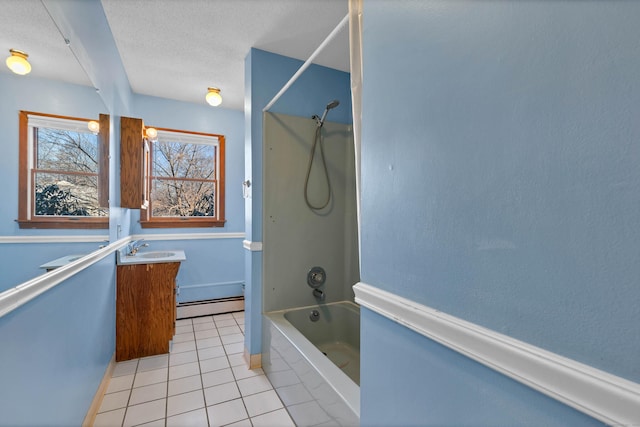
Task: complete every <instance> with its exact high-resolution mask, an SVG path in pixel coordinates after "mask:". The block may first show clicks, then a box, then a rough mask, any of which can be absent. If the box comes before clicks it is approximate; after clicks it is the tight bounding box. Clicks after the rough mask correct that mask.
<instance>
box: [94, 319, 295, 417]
mask: <svg viewBox="0 0 640 427" xmlns="http://www.w3.org/2000/svg"><path fill="white" fill-rule="evenodd" d="M243 351H244V313H243V312H239V313H229V314H219V315H214V316H206V317H198V318H194V319H183V320H178V322H177V324H176V335H175V337H174V339H173V347H172V349H171V352H170V353H169V354H163V355H160V356H152V357H145V358H141V359H135V360H128V361H126V362H120V363H118V364H117V365H116V368H115V371H114V373H113V376H112V378H111V381H110V383H109V387H108V388H107V391H106V393H105V395H104V398H103V400H102V405H101V406H100V409H99V411H98V415H97V417H96V420H95V423H94V426H105V427H112V426H122V427H126V426H138V425H140V426H142V425H144V426H167V427H171V426H179V427H187V426H198V427H200V426H212V427H213V426H243V427H244V426H248V427H251V426H253V427H261V426H265V427H266V426H278V427H281V426H283V427H284V426H295V424H294V423H293V421H292V420H291V417H290V416H289V414H288V412H287V411H286V409H284V406H283V404H282V402H281V401H280V398H279V397H278V395H277V394H276V392H275V391H274V390H273V387H272V385H271V383H270V382H269V380H268V379H267V377H266V376H265V375H264V372H263V371H262V369H256V370H253V371H250V370H249V369H247V367H246V364H245V362H244V360H243V357H242V353H243Z"/></svg>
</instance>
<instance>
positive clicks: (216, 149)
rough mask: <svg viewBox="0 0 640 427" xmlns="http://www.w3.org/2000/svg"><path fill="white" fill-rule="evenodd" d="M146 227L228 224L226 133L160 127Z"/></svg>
mask: <svg viewBox="0 0 640 427" xmlns="http://www.w3.org/2000/svg"><path fill="white" fill-rule="evenodd" d="M150 153H151V164H150V170H149V177H148V179H149V189H150V191H149V193H150V194H149V207H148V209H146V210H141V213H140V215H141V217H140V223H141V224H142V227H143V228H145V227H156V228H158V227H222V226H224V223H225V219H224V136H222V135H213V134H203V133H196V132H186V131H177V130H170V129H158V137H157V139H156V140H155V141H151V142H150Z"/></svg>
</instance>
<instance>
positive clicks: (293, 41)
mask: <svg viewBox="0 0 640 427" xmlns="http://www.w3.org/2000/svg"><path fill="white" fill-rule="evenodd" d="M67 1H68V0H67ZM75 1H78V0H75ZM102 6H103V8H104V12H105V15H106V17H107V21H108V23H109V26H110V28H111V33H112V34H113V38H114V40H115V43H116V46H117V48H118V51H119V53H120V57H121V60H122V63H123V65H124V69H125V71H126V73H127V77H128V79H129V83H130V85H131V89H132V90H133V92H134V93H139V94H144V95H151V96H158V97H163V98H169V99H176V100H182V101H188V102H194V103H204V94H205V92H206V89H207V87H208V86H215V87H219V88H220V89H221V90H222V95H223V99H224V101H223V104H222V106H223V107H226V108H232V109H242V108H243V105H244V59H245V57H246V56H247V54H248V53H249V50H250V49H251V48H252V47H255V48H258V49H263V50H266V51H269V52H273V53H278V54H281V55H285V56H290V57H293V58H297V59H301V60H306V58H308V57H309V56H310V55H311V53H313V51H314V50H315V49H316V48H317V47H318V46H319V45H320V44H321V43H322V41H323V40H324V39H325V38H326V37H327V35H328V34H329V33H330V32H331V31H332V30H333V29H334V28H335V26H336V25H337V24H338V23H339V22H340V20H341V19H342V18H343V17H344V16H345V15H346V14H347V12H348V4H347V0H102ZM0 10H2V13H1V14H0V49H2V51H4V52H6V54H8V49H10V48H16V49H21V50H25V51H26V52H28V53H29V55H30V57H29V59H30V62H31V63H32V66H33V71H32V75H33V76H36V77H45V78H51V79H55V80H62V81H66V82H71V83H77V84H82V85H91V83H90V81H89V79H88V78H87V76H86V75H85V74H84V72H83V70H82V67H81V66H80V65H79V64H78V61H76V59H75V58H74V56H73V54H72V52H71V51H70V50H69V49H68V47H67V46H66V44H65V43H64V39H63V37H62V36H61V35H60V33H59V32H58V30H57V28H56V26H55V24H54V23H53V21H52V20H51V19H50V18H49V15H48V13H47V10H46V8H45V7H44V6H43V4H42V3H41V2H40V1H39V0H20V1H18V0H0ZM16 41H19V42H16ZM348 44H349V41H348V31H347V30H346V28H345V29H344V30H343V31H341V33H340V34H339V35H338V36H337V37H336V38H335V39H334V40H333V41H332V42H331V43H330V44H329V45H328V46H327V47H326V49H325V50H324V51H323V52H322V53H321V54H320V55H319V56H318V57H317V58H316V60H315V61H314V62H315V63H317V64H320V65H324V66H327V67H331V68H336V69H339V70H343V71H348V68H349V46H348ZM3 57H4V56H3ZM1 72H9V71H8V70H7V69H6V67H3V70H2V71H1Z"/></svg>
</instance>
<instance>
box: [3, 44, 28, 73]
mask: <svg viewBox="0 0 640 427" xmlns="http://www.w3.org/2000/svg"><path fill="white" fill-rule="evenodd" d="M9 53H11V56H9V57H8V58H7V67H9V69H10V70H11V71H13V72H14V73H16V74H20V75H21V76H24V75H25V74H29V72H30V71H31V64H29V61H27V58H28V57H29V55H27V54H26V53H25V52H23V51H21V50H17V49H9Z"/></svg>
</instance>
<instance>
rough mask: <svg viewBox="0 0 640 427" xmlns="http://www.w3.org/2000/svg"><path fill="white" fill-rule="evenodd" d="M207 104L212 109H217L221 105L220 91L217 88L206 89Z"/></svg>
mask: <svg viewBox="0 0 640 427" xmlns="http://www.w3.org/2000/svg"><path fill="white" fill-rule="evenodd" d="M205 99H206V100H207V103H208V104H209V105H211V106H213V107H217V106H218V105H220V104H222V96H220V89H218V88H217V87H210V88H207V96H205Z"/></svg>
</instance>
